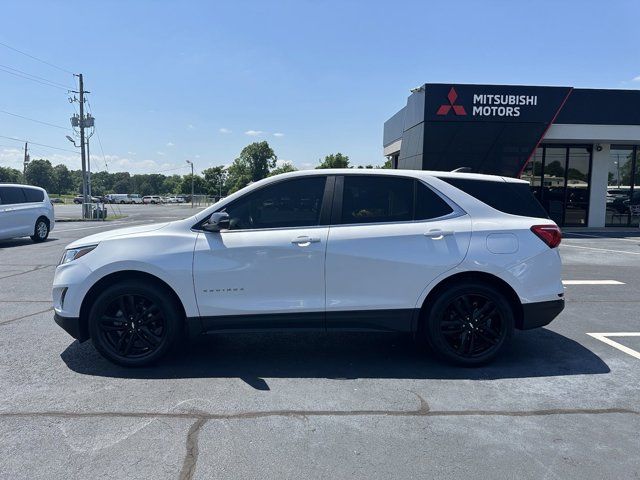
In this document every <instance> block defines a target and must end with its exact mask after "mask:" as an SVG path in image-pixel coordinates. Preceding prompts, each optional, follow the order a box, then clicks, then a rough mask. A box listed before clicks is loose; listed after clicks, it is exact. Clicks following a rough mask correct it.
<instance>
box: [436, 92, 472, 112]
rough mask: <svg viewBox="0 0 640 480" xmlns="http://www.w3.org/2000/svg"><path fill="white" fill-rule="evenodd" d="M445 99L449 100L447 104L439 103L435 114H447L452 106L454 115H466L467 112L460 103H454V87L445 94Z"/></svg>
mask: <svg viewBox="0 0 640 480" xmlns="http://www.w3.org/2000/svg"><path fill="white" fill-rule="evenodd" d="M447 99H448V100H449V104H448V105H447V104H446V103H445V104H444V105H440V108H438V111H437V112H436V115H447V114H448V113H449V110H451V109H452V108H453V113H455V114H456V115H466V114H467V112H466V110H465V109H464V107H463V106H462V105H456V104H455V103H456V100H457V99H458V94H457V93H456V89H455V88H453V87H451V90H449V93H448V94H447Z"/></svg>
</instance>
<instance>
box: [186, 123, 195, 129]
mask: <svg viewBox="0 0 640 480" xmlns="http://www.w3.org/2000/svg"><path fill="white" fill-rule="evenodd" d="M187 128H188V129H189V130H193V129H194V128H196V127H194V126H193V125H192V124H191V123H190V124H189V125H187Z"/></svg>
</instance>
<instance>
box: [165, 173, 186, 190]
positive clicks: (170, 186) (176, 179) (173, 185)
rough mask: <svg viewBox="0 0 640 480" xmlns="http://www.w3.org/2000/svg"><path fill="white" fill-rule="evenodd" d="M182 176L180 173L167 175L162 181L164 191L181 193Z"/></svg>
mask: <svg viewBox="0 0 640 480" xmlns="http://www.w3.org/2000/svg"><path fill="white" fill-rule="evenodd" d="M181 182H182V177H181V176H180V175H171V176H170V177H165V179H164V180H163V181H162V191H163V192H167V193H180V184H181Z"/></svg>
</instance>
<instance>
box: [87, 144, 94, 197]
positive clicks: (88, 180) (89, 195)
mask: <svg viewBox="0 0 640 480" xmlns="http://www.w3.org/2000/svg"><path fill="white" fill-rule="evenodd" d="M90 138H91V135H89V136H88V137H87V196H88V197H89V200H90V201H92V200H91V199H92V198H93V197H92V196H91V156H90V155H89V139H90Z"/></svg>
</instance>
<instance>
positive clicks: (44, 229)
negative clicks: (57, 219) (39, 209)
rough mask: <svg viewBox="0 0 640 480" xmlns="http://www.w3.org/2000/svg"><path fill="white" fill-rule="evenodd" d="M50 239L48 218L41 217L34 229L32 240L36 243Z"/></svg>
mask: <svg viewBox="0 0 640 480" xmlns="http://www.w3.org/2000/svg"><path fill="white" fill-rule="evenodd" d="M48 237H49V222H48V221H47V219H46V218H42V217H40V218H39V219H38V220H37V221H36V225H35V227H34V228H33V235H31V240H33V241H34V242H36V243H40V242H44V241H45V240H46V239H47V238H48Z"/></svg>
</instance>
